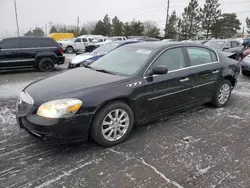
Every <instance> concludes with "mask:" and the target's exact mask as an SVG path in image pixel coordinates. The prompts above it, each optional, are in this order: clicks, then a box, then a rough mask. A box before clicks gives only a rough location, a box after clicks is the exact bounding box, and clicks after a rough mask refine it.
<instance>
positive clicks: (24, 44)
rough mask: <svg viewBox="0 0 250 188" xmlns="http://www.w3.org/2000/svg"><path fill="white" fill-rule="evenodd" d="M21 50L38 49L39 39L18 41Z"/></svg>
mask: <svg viewBox="0 0 250 188" xmlns="http://www.w3.org/2000/svg"><path fill="white" fill-rule="evenodd" d="M18 42H19V44H18V46H19V48H38V47H39V46H38V40H37V39H28V38H27V39H25V38H23V39H19V40H18Z"/></svg>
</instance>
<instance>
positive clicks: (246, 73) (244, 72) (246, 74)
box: [241, 71, 250, 76]
mask: <svg viewBox="0 0 250 188" xmlns="http://www.w3.org/2000/svg"><path fill="white" fill-rule="evenodd" d="M241 72H242V74H243V75H244V76H250V72H249V71H241Z"/></svg>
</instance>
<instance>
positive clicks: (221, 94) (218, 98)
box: [212, 80, 232, 108]
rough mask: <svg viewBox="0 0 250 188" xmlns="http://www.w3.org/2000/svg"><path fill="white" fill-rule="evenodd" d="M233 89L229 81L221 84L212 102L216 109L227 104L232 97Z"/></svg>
mask: <svg viewBox="0 0 250 188" xmlns="http://www.w3.org/2000/svg"><path fill="white" fill-rule="evenodd" d="M231 88H232V84H231V82H230V81H229V80H224V81H223V82H221V84H220V85H219V87H218V89H217V91H216V93H215V94H214V97H213V100H212V103H213V105H214V106H215V107H217V108H221V107H223V106H225V105H226V104H227V102H228V100H229V98H230V96H231Z"/></svg>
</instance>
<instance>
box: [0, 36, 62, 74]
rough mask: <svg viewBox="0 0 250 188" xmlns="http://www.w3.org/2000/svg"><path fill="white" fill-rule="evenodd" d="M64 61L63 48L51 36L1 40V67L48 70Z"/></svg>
mask: <svg viewBox="0 0 250 188" xmlns="http://www.w3.org/2000/svg"><path fill="white" fill-rule="evenodd" d="M64 61H65V57H64V56H63V49H62V48H61V46H60V45H59V44H58V43H57V42H56V41H55V40H53V39H52V38H49V37H13V38H5V39H3V40H2V41H0V69H14V68H30V67H35V68H37V69H39V70H40V71H43V72H47V71H52V70H54V66H55V65H56V64H57V65H61V64H63V63H64Z"/></svg>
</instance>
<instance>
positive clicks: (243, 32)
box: [242, 27, 245, 38]
mask: <svg viewBox="0 0 250 188" xmlns="http://www.w3.org/2000/svg"><path fill="white" fill-rule="evenodd" d="M244 34H245V27H243V30H242V38H244Z"/></svg>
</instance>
